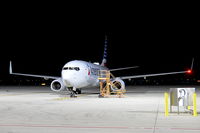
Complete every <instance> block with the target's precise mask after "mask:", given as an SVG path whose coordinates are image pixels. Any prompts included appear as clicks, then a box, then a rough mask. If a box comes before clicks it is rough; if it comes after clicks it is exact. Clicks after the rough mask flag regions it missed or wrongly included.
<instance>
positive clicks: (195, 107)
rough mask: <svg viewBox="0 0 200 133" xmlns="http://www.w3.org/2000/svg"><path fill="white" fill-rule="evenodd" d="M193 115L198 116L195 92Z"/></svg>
mask: <svg viewBox="0 0 200 133" xmlns="http://www.w3.org/2000/svg"><path fill="white" fill-rule="evenodd" d="M193 116H197V94H196V93H194V94H193Z"/></svg>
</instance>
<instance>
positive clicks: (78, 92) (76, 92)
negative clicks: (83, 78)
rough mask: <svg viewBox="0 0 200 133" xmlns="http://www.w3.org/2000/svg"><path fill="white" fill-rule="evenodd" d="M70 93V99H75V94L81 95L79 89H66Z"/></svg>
mask: <svg viewBox="0 0 200 133" xmlns="http://www.w3.org/2000/svg"><path fill="white" fill-rule="evenodd" d="M68 90H69V91H70V97H74V98H75V97H77V94H81V89H76V88H75V87H68Z"/></svg>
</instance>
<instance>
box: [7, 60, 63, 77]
mask: <svg viewBox="0 0 200 133" xmlns="http://www.w3.org/2000/svg"><path fill="white" fill-rule="evenodd" d="M9 74H12V75H21V76H29V77H39V78H44V79H58V78H60V77H56V76H46V75H35V74H24V73H14V72H13V71H12V62H11V61H10V68H9Z"/></svg>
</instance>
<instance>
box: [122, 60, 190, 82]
mask: <svg viewBox="0 0 200 133" xmlns="http://www.w3.org/2000/svg"><path fill="white" fill-rule="evenodd" d="M193 64H194V58H193V59H192V64H191V67H190V69H188V70H187V71H179V72H167V73H156V74H144V75H133V76H122V77H119V78H121V79H132V78H146V77H153V76H162V75H172V74H180V73H188V74H191V73H192V69H193Z"/></svg>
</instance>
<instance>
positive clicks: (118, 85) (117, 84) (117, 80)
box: [111, 78, 125, 91]
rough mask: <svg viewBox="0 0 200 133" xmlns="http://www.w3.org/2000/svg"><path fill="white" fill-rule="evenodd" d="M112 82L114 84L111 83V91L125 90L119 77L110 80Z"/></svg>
mask: <svg viewBox="0 0 200 133" xmlns="http://www.w3.org/2000/svg"><path fill="white" fill-rule="evenodd" d="M112 84H114V85H111V90H112V91H116V90H125V83H124V81H123V80H121V79H120V78H115V79H114V80H112Z"/></svg>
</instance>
